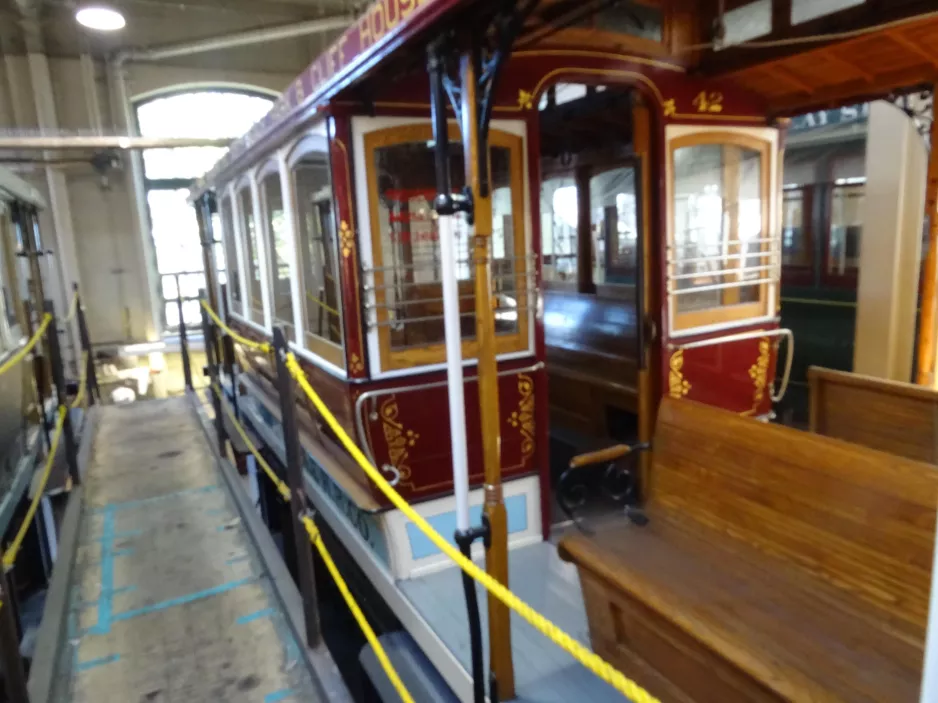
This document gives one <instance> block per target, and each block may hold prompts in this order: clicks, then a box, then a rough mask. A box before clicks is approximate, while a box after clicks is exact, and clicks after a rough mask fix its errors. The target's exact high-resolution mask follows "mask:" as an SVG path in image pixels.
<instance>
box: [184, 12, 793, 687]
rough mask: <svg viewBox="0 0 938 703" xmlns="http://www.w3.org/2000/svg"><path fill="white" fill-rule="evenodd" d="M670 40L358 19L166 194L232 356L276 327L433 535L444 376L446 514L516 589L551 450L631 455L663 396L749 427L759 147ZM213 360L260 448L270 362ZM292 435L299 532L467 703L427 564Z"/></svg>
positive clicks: (761, 393) (476, 23) (407, 530)
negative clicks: (353, 566) (503, 546)
mask: <svg viewBox="0 0 938 703" xmlns="http://www.w3.org/2000/svg"><path fill="white" fill-rule="evenodd" d="M679 27H680V23H679V21H678V18H676V17H675V15H674V13H672V12H671V11H667V12H666V11H665V9H664V8H663V4H662V3H653V2H652V3H645V2H641V3H638V2H626V3H619V4H617V5H615V6H608V7H606V6H604V7H602V8H599V9H597V8H589V11H584V9H583V8H581V7H580V6H579V5H578V4H577V3H572V2H570V3H567V2H556V3H549V4H542V5H535V3H531V2H522V3H517V4H510V5H506V6H505V8H501V9H498V8H495V7H494V6H490V5H485V6H484V7H483V6H482V4H479V3H476V4H473V3H466V2H460V1H457V0H423V1H422V2H419V3H418V2H410V0H381V1H379V2H377V3H375V4H374V5H372V6H371V7H370V8H369V9H367V10H366V11H365V13H364V14H363V15H362V16H361V17H360V18H359V20H358V21H357V22H356V23H355V24H353V25H352V26H351V27H350V29H349V30H348V31H347V32H345V33H344V34H343V35H342V36H341V37H340V38H339V39H338V40H337V41H336V42H335V43H334V44H333V45H332V47H331V48H330V49H328V50H327V51H326V52H325V53H323V54H322V55H321V56H320V57H319V58H318V59H317V60H316V61H315V62H314V63H313V64H312V65H311V66H310V67H309V69H307V70H306V71H305V72H304V73H303V74H301V75H300V76H299V77H297V78H296V80H295V81H293V83H292V84H291V85H290V87H289V88H288V89H287V91H286V92H285V93H284V94H283V96H282V97H281V98H280V100H279V101H278V102H277V103H276V104H275V106H274V108H273V109H272V110H271V112H270V114H269V115H267V116H266V117H265V118H264V119H263V120H261V122H259V123H258V124H257V125H256V126H255V127H254V128H253V129H252V130H251V131H250V132H249V133H248V134H247V135H246V136H245V137H244V138H242V139H241V140H239V141H238V142H236V143H235V144H234V145H233V146H232V148H231V150H230V152H229V153H228V155H227V156H226V157H225V158H223V159H222V161H221V162H220V163H219V164H218V165H216V166H215V167H214V168H213V169H212V171H211V172H210V173H208V174H207V175H206V176H205V177H204V178H203V179H201V180H200V181H199V182H198V183H197V184H196V186H195V187H194V189H193V194H192V200H193V202H194V203H195V205H196V207H197V212H198V213H199V215H200V217H199V220H200V226H201V231H202V238H203V244H204V251H205V256H206V262H207V264H208V266H207V269H208V270H212V271H213V272H214V275H213V276H212V277H211V278H210V281H213V282H212V283H211V287H212V290H211V291H210V296H211V297H212V299H213V301H214V304H215V305H216V306H217V307H218V309H224V310H225V311H226V319H227V322H228V324H229V325H230V326H231V327H232V328H233V329H235V330H236V331H237V332H238V333H239V334H241V335H243V336H246V337H248V338H251V339H255V340H270V339H271V338H272V332H273V329H274V328H275V327H279V328H281V329H282V330H283V331H284V334H285V336H286V338H287V340H288V344H289V348H290V349H291V350H292V351H293V353H294V354H295V355H296V357H297V358H298V359H299V360H300V362H301V364H302V366H303V368H304V370H305V372H306V374H307V377H308V378H309V379H310V382H311V383H312V385H313V386H314V387H315V388H316V390H317V392H318V393H319V394H320V395H321V396H322V398H323V400H324V401H325V403H326V404H327V405H328V406H329V407H330V409H331V410H332V412H333V413H334V414H335V415H336V417H337V418H338V419H339V421H340V422H341V424H342V426H343V427H344V428H345V430H346V431H347V432H348V433H349V434H350V435H351V436H352V437H353V438H354V440H355V441H356V443H357V444H358V445H359V446H360V447H361V448H362V450H363V451H364V453H365V454H366V456H368V458H369V459H370V460H371V461H372V462H373V463H374V464H375V465H376V466H377V467H379V468H381V470H382V472H383V473H384V475H385V476H386V478H387V479H388V480H389V481H390V482H391V483H392V485H393V486H394V487H395V489H396V490H397V491H399V492H400V494H401V495H402V496H403V497H404V498H405V499H406V500H408V501H409V502H411V503H412V504H414V505H415V507H416V509H417V510H418V512H420V513H421V514H422V515H423V516H425V517H426V518H427V519H429V520H430V521H431V524H433V525H434V526H436V527H437V528H438V529H439V530H440V531H442V532H444V533H449V532H452V531H453V530H454V529H455V528H456V527H458V526H459V522H460V520H461V518H460V516H459V515H458V505H459V504H460V500H461V499H460V498H459V497H458V495H457V496H454V479H453V463H454V452H453V442H452V441H451V436H452V435H451V426H450V419H451V412H450V411H451V408H452V406H451V405H449V399H450V397H451V395H452V391H453V386H451V385H448V377H449V376H450V374H452V373H453V372H454V370H457V371H458V370H459V369H461V373H462V377H463V379H462V381H461V382H460V383H459V386H458V387H461V388H462V389H463V392H464V403H463V405H464V410H465V435H466V438H467V442H466V447H467V449H466V458H467V466H468V469H467V473H468V485H469V492H468V505H469V506H470V509H469V516H470V518H471V519H472V521H473V522H474V523H476V522H478V521H479V520H480V513H482V512H484V513H485V515H486V516H487V517H489V518H490V520H492V516H494V522H493V523H492V530H493V533H497V532H499V531H501V532H502V537H503V538H504V540H505V542H506V543H507V550H508V553H507V562H508V563H513V562H512V561H511V560H512V558H513V557H512V555H513V554H520V553H521V551H523V550H525V549H527V548H535V549H536V550H537V554H538V555H539V556H538V557H537V559H541V560H543V561H536V562H532V563H529V564H528V566H527V568H528V569H529V570H530V569H533V572H531V573H529V574H528V575H527V576H523V577H521V578H522V579H531V578H534V579H538V578H540V576H539V574H541V573H547V572H550V571H552V570H556V569H557V568H558V567H557V566H556V563H555V562H556V557H555V555H554V548H553V546H551V545H550V543H549V542H548V541H547V540H548V538H549V537H550V534H551V528H552V525H553V524H555V523H557V522H560V521H563V520H564V519H565V515H564V514H563V513H564V511H563V510H558V504H560V507H564V506H566V507H567V508H569V507H570V505H571V504H572V503H574V502H576V501H575V500H574V499H572V498H571V497H570V496H569V495H567V496H564V495H561V494H562V493H563V492H564V488H563V485H562V483H563V482H562V481H560V480H559V478H558V476H557V475H556V474H557V471H556V470H555V471H553V472H552V470H551V466H552V457H551V453H552V451H554V452H558V451H559V452H567V454H572V453H576V451H577V450H579V449H582V448H583V447H589V448H596V447H602V446H604V445H608V444H614V443H615V442H616V441H622V440H623V439H629V440H638V441H640V442H647V441H649V440H650V438H651V432H652V428H653V426H654V421H655V414H656V410H657V406H658V403H659V401H660V399H661V398H662V397H665V396H670V397H673V398H678V399H682V398H683V399H691V400H696V401H700V402H702V403H707V404H710V405H714V406H717V407H721V408H725V409H728V410H731V411H733V412H735V413H738V414H741V415H745V416H749V417H752V418H762V419H765V418H768V417H770V415H771V413H772V404H773V401H776V400H777V399H778V398H779V397H780V396H781V394H782V393H783V392H784V383H782V384H781V387H779V388H778V389H775V388H773V385H772V383H773V382H772V379H774V378H775V375H776V365H777V363H778V359H779V347H780V344H779V343H780V341H781V340H782V339H784V338H786V337H789V338H790V333H788V331H787V330H783V329H780V328H779V315H778V314H779V305H780V303H779V280H780V250H781V241H780V206H781V202H782V197H781V182H780V172H781V164H782V160H781V157H780V146H781V139H782V137H781V132H780V129H779V126H778V125H776V124H774V123H773V122H772V121H771V120H769V119H767V117H766V116H765V115H766V109H765V107H764V106H763V105H762V104H761V102H760V100H759V99H758V98H756V97H754V96H753V95H749V94H747V93H746V92H745V91H744V90H741V89H739V88H738V87H736V86H734V85H731V84H724V83H721V82H719V81H712V80H704V79H701V78H698V77H695V76H692V75H689V74H688V72H687V70H686V69H685V67H684V66H683V65H682V63H681V61H680V60H679V59H678V58H675V55H674V54H673V53H672V52H671V50H670V47H672V46H673V45H674V44H675V42H677V40H678V37H677V33H678V30H679ZM214 213H217V215H218V217H217V218H214ZM213 222H214V223H215V224H214V225H213ZM215 226H218V227H220V230H221V231H220V232H215V231H214V229H213V227H215ZM441 232H442V234H441ZM480 232H484V233H485V234H484V237H483V239H484V241H483V240H482V239H480V236H481V235H480V234H479V233H480ZM216 239H221V241H223V243H224V266H222V265H221V262H220V261H216V260H215V254H214V247H213V246H212V245H213V242H215V241H216ZM444 248H447V252H448V255H447V256H444V253H443V249H444ZM448 265H452V267H453V273H454V276H455V285H454V288H453V290H454V291H455V292H454V294H453V295H454V296H455V297H454V298H450V300H453V301H455V304H456V307H455V308H452V309H451V314H450V315H449V316H446V315H444V307H445V304H446V303H445V301H446V300H447V297H446V296H447V293H446V290H445V280H444V278H445V276H444V268H445V266H448ZM222 284H224V285H222ZM447 320H452V321H454V322H453V324H454V327H453V330H454V334H456V339H457V340H461V341H458V342H457V344H456V345H455V352H454V346H453V345H452V344H449V345H448V344H447V340H446V338H447V332H446V327H447ZM788 348H789V353H790V349H791V347H790V345H789V347H788ZM447 349H449V350H450V353H449V355H448V354H447ZM454 353H455V354H456V357H457V359H456V361H455V364H454V365H453V364H450V365H449V366H448V359H449V360H452V359H453V354H454ZM237 354H238V359H239V365H240V367H241V368H242V369H243V370H245V371H246V372H247V373H245V374H242V375H240V376H238V381H237V384H236V387H235V388H232V387H231V386H229V388H228V392H229V393H235V394H237V395H238V403H239V407H240V410H241V412H242V413H243V414H244V416H245V417H246V418H247V420H248V421H249V423H250V424H252V425H254V426H255V427H259V428H263V427H264V426H266V427H268V428H275V427H277V426H278V425H279V422H280V414H279V413H280V410H279V402H278V398H277V388H276V385H275V381H276V369H275V367H274V365H273V363H272V359H271V358H270V357H269V356H267V355H265V354H264V353H260V352H255V351H251V350H250V349H247V348H245V347H239V348H238V351H237ZM786 363H787V364H790V357H789V359H788V360H787V362H786ZM783 365H784V364H783ZM783 375H784V374H783ZM301 406H303V407H304V408H305V405H304V404H303V403H302V402H301ZM299 422H300V425H301V428H302V434H303V447H304V449H305V451H306V457H305V460H306V468H307V475H308V481H309V482H310V486H311V493H310V499H311V500H312V502H313V504H314V505H315V506H316V507H317V509H318V510H319V511H320V514H321V516H322V519H323V520H325V522H326V523H327V524H328V525H329V527H330V528H331V529H332V530H333V531H334V532H335V533H336V535H337V536H338V538H339V540H340V541H341V542H342V544H343V545H344V546H345V547H346V548H347V549H348V551H349V552H350V554H351V555H352V556H353V558H354V559H355V561H356V562H357V563H358V565H359V567H360V568H361V569H363V571H364V572H365V574H366V576H368V578H369V580H371V581H372V583H373V584H374V585H375V588H377V590H378V592H379V593H380V594H381V595H382V597H383V598H384V599H385V600H386V602H387V603H388V604H389V605H390V607H391V608H392V610H394V612H395V615H396V616H397V617H398V619H399V620H400V621H401V622H402V623H404V624H405V627H406V628H407V630H408V632H409V633H410V634H411V636H412V637H413V638H414V640H415V641H416V642H417V643H418V645H419V646H420V648H421V650H422V651H423V653H424V654H425V655H426V657H428V658H429V660H430V661H431V662H432V663H433V665H434V666H435V667H436V668H437V669H438V670H439V671H440V672H441V674H442V675H443V678H444V679H445V680H446V682H447V684H448V685H449V686H450V687H451V688H452V690H453V691H454V692H455V693H456V695H457V697H459V698H460V699H462V700H469V699H471V680H470V679H469V677H468V674H467V671H466V670H467V668H468V667H467V666H465V665H464V664H460V662H459V661H458V657H457V655H456V654H454V653H453V652H454V651H457V650H458V649H459V648H458V647H457V646H456V645H454V644H453V641H452V638H451V637H450V635H451V633H449V632H447V631H446V627H447V626H446V625H445V624H444V623H442V621H441V618H444V614H442V613H441V612H440V611H441V610H443V611H445V609H446V608H445V606H443V605H442V604H440V603H439V602H437V600H438V599H439V598H442V597H443V596H437V597H436V598H434V597H432V596H430V595H428V593H429V591H428V590H427V589H428V588H429V586H428V584H430V583H433V584H435V588H437V589H440V588H442V589H444V590H445V589H446V588H447V586H446V585H445V584H447V583H449V582H448V581H446V580H445V579H446V578H447V577H446V576H445V575H446V574H450V573H451V572H452V571H453V568H452V566H451V565H450V564H449V562H448V561H447V559H446V558H445V557H443V555H442V554H440V553H439V552H438V551H437V549H436V548H435V547H434V546H433V545H432V544H431V543H430V542H429V541H428V540H426V539H425V538H424V537H423V536H422V535H421V534H420V533H419V531H417V530H416V529H415V528H414V525H412V524H411V523H409V521H408V520H407V519H406V518H405V517H404V516H403V515H402V514H401V513H400V511H398V510H396V509H393V508H392V507H391V506H390V504H389V502H388V500H387V498H386V497H385V496H384V495H383V494H382V493H381V491H379V490H378V489H377V488H376V487H375V486H374V485H371V484H370V483H369V481H368V480H367V479H366V477H365V476H364V474H363V473H362V471H361V470H360V469H359V468H358V467H357V466H356V465H355V464H354V462H353V461H351V459H349V458H348V457H347V456H346V455H345V452H344V451H343V450H342V449H341V448H340V447H339V446H338V444H337V443H336V442H335V440H334V437H332V435H331V432H330V430H329V429H328V428H327V427H326V426H325V425H324V423H322V422H321V420H320V419H319V418H317V415H316V413H315V412H312V411H310V412H301V413H300V418H299ZM552 439H554V440H556V441H552ZM493 456H494V460H493V458H492V457H493ZM567 458H568V457H567V456H564V459H563V462H565V461H566V459H567ZM493 462H494V464H495V466H494V475H495V476H496V477H497V479H498V480H497V481H493V480H492V476H493V467H492V464H493ZM563 462H561V463H563ZM553 463H554V464H556V463H557V462H556V460H555V461H554V462H553ZM552 473H553V475H552ZM622 476H623V475H621V474H620V475H619V478H620V479H621V478H622ZM624 476H625V478H624V479H623V480H625V481H627V482H629V483H630V484H638V483H639V476H640V472H638V471H635V470H633V469H630V470H628V471H626V472H625V474H624ZM617 480H618V479H617ZM558 484H559V485H558ZM635 490H639V489H636V488H634V487H630V488H629V490H628V491H625V492H624V493H630V492H631V493H634V491H635ZM456 492H457V494H458V493H459V487H458V485H457V487H456ZM610 492H611V493H615V494H617V495H620V494H622V492H620V491H618V490H612V491H610ZM567 512H569V510H567ZM496 523H497V524H496ZM476 548H477V549H479V548H480V546H479V545H476ZM525 553H530V552H525ZM552 555H553V556H552ZM535 563H536V566H532V564H535ZM503 567H504V569H503V572H504V573H503V576H504V577H505V578H507V575H508V574H507V565H505V564H503ZM516 575H518V574H517V572H515V571H512V577H513V578H514V577H515V576H516ZM454 578H455V577H454ZM458 583H459V582H458V580H455V581H452V583H451V584H450V587H454V588H459V585H458ZM568 585H569V584H568ZM573 598H574V600H575V599H576V596H573ZM573 666H575V664H573ZM536 669H537V667H534V668H533V669H532V670H531V671H530V672H527V673H526V674H525V675H522V674H521V673H520V672H519V673H518V675H517V677H515V680H514V681H506V680H505V677H504V675H502V676H500V679H501V680H500V684H499V685H500V686H501V687H503V688H502V693H505V691H506V690H507V691H509V692H513V691H514V689H515V684H517V689H518V690H522V691H527V692H528V693H526V694H525V695H526V696H528V698H530V699H532V700H569V698H567V699H562V698H556V695H560V694H559V693H556V692H555V693H553V694H552V693H551V692H550V691H548V690H546V689H547V687H546V685H545V683H544V682H543V681H541V682H540V683H539V682H538V680H537V676H536V674H537V671H536ZM600 685H603V686H604V684H600ZM539 687H540V688H539ZM534 689H538V690H539V691H540V693H541V694H543V695H544V696H546V698H542V697H539V695H538V696H533V697H532V696H531V695H530V692H531V691H532V690H534ZM604 691H605V689H597V690H588V689H587V690H584V692H583V695H586V696H587V698H586V699H588V700H604V699H605V698H603V696H604V695H605V693H604ZM552 695H553V696H554V697H553V698H552V697H551V696H552Z"/></svg>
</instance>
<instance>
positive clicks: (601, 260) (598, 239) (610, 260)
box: [589, 165, 638, 284]
mask: <svg viewBox="0 0 938 703" xmlns="http://www.w3.org/2000/svg"><path fill="white" fill-rule="evenodd" d="M635 183H636V167H635V166H634V165H629V166H624V167H621V168H615V169H612V170H610V171H604V172H602V173H599V174H596V175H595V176H593V177H592V178H591V179H590V183H589V189H590V226H591V231H592V240H593V283H594V284H602V283H608V282H615V283H622V282H626V281H624V280H623V279H630V280H631V281H634V280H635V278H634V277H635V266H636V255H637V251H638V210H637V200H636V195H637V193H636V189H635ZM607 276H608V279H609V280H607Z"/></svg>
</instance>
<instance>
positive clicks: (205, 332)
mask: <svg viewBox="0 0 938 703" xmlns="http://www.w3.org/2000/svg"><path fill="white" fill-rule="evenodd" d="M199 300H200V301H203V300H207V299H206V297H205V291H204V290H200V291H199ZM199 310H200V311H201V313H202V339H203V340H204V341H205V344H204V346H205V365H206V366H207V367H208V378H209V389H208V390H209V397H210V398H211V399H212V408H213V409H214V411H215V436H216V438H217V439H218V452H219V453H220V454H221V455H222V456H225V455H226V454H227V452H226V451H225V442H226V440H227V434H226V433H225V418H223V417H222V405H221V385H220V384H219V383H218V364H217V363H216V361H215V323H214V321H213V320H212V318H210V317H209V316H208V313H207V312H205V308H204V307H202V305H199Z"/></svg>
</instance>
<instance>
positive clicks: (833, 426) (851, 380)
mask: <svg viewBox="0 0 938 703" xmlns="http://www.w3.org/2000/svg"><path fill="white" fill-rule="evenodd" d="M808 382H809V385H810V388H811V431H812V432H817V433H818V434H822V435H826V436H828V437H836V438H838V439H842V440H845V441H847V442H853V443H855V444H862V445H863V446H866V447H872V448H873V449H880V450H882V451H884V452H889V453H891V454H897V455H899V456H904V457H907V458H909V459H915V460H917V461H926V462H929V463H932V464H935V463H938V391H935V390H933V389H931V388H925V387H923V386H916V385H913V384H911V383H899V382H898V381H886V380H883V379H879V378H873V377H872V376H862V375H860V374H855V373H847V372H845V371H833V370H831V369H822V368H819V367H816V366H812V367H811V368H810V369H808Z"/></svg>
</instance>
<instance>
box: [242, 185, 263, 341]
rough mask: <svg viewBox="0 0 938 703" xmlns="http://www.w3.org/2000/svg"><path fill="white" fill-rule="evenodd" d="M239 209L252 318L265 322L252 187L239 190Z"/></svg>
mask: <svg viewBox="0 0 938 703" xmlns="http://www.w3.org/2000/svg"><path fill="white" fill-rule="evenodd" d="M238 209H239V211H240V213H241V234H242V235H246V236H244V245H245V246H244V253H245V255H246V256H247V261H246V262H245V265H246V266H247V269H248V270H247V274H248V294H249V298H250V301H251V303H250V308H249V309H250V313H251V314H250V317H251V320H253V321H254V322H257V323H259V324H264V299H263V294H262V292H261V291H262V290H263V288H262V286H261V262H260V258H259V255H258V252H257V225H256V223H255V221H254V202H253V199H252V198H251V189H250V188H242V189H241V190H240V191H239V192H238Z"/></svg>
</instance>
